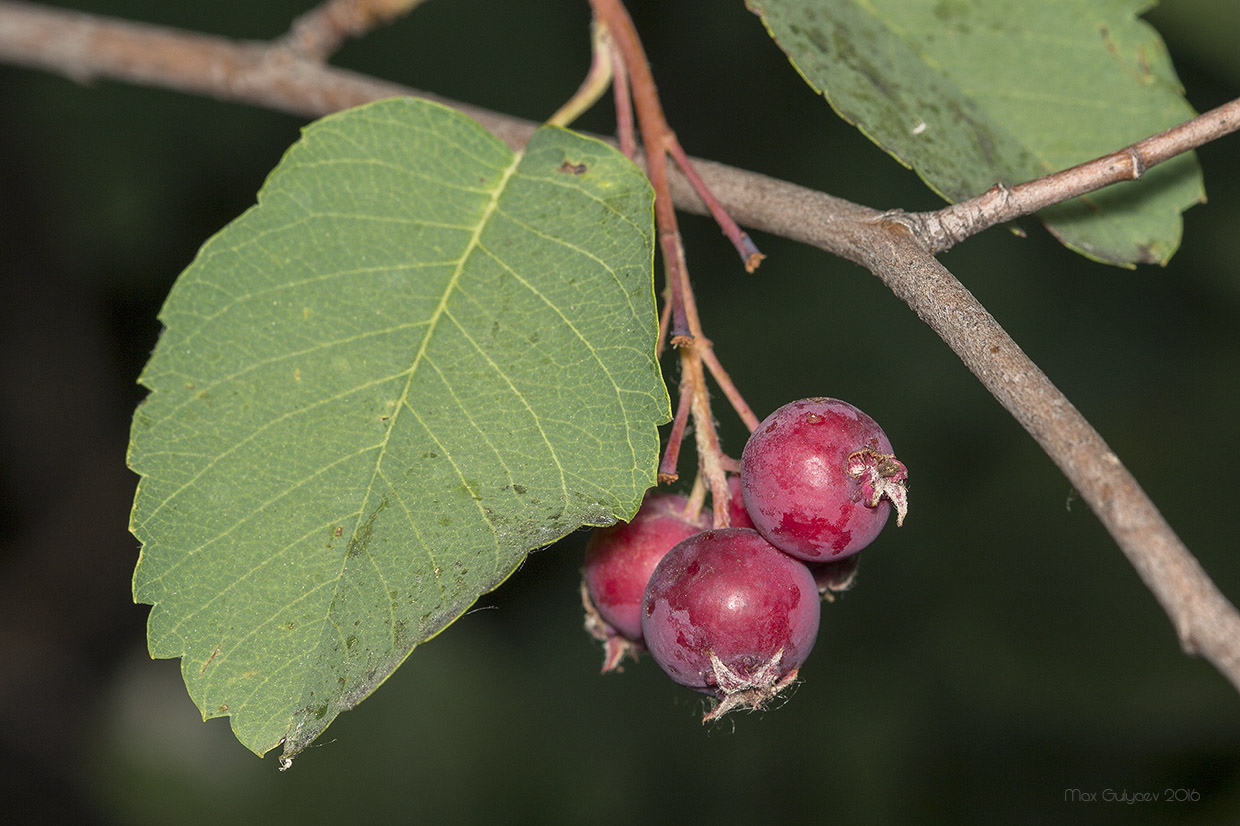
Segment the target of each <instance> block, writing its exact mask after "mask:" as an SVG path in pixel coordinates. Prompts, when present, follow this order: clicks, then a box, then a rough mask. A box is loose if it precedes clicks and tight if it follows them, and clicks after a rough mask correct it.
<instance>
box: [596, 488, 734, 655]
mask: <svg viewBox="0 0 1240 826" xmlns="http://www.w3.org/2000/svg"><path fill="white" fill-rule="evenodd" d="M688 503H689V500H688V499H686V498H685V497H684V496H681V495H679V494H673V493H651V494H648V495H647V496H646V499H645V501H643V502H642V506H641V508H640V509H639V510H638V511H637V515H636V516H634V517H633V521H631V522H620V523H617V524H615V525H613V526H611V527H609V528H598V529H597V530H595V531H594V532H593V533H591V534H590V539H589V540H588V541H587V542H586V558H585V565H584V567H583V568H582V582H581V589H582V602H583V603H584V605H585V608H586V630H587V631H589V632H590V634H591V636H593V637H594V638H595V639H598V640H600V641H601V642H603V643H604V647H605V653H604V660H603V671H611V670H612V669H614V668H615V667H616V666H617V665H618V664H619V662H620V660H622V659H623V658H624V655H625V654H634V653H635V650H634V648H635V646H636V645H638V644H640V643H641V638H642V620H641V605H642V594H644V593H645V590H646V583H647V582H648V581H649V580H650V574H651V572H652V571H654V567H655V566H656V565H658V564H659V560H660V559H662V558H663V555H664V554H666V553H667V552H668V551H670V550H671V549H672V546H673V545H675V544H676V543H677V542H680V541H681V540H682V539H685V538H687V537H690V536H692V535H693V534H695V533H700V532H701V531H703V530H706V529H707V528H709V527H710V518H709V516H708V515H707V514H700V515H699V516H698V517H697V518H696V519H688V518H686V517H685V507H686V505H688Z"/></svg>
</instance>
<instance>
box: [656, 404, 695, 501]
mask: <svg viewBox="0 0 1240 826" xmlns="http://www.w3.org/2000/svg"><path fill="white" fill-rule="evenodd" d="M686 389H687V388H686V387H685V386H684V382H683V381H682V382H681V386H680V401H679V403H678V404H677V405H676V418H674V419H672V432H671V433H670V434H669V435H668V437H667V449H666V450H664V451H663V461H661V462H660V463H659V481H660V482H664V483H666V482H675V481H676V480H677V479H679V478H680V474H679V473H677V472H676V463H677V462H678V461H679V460H680V445H681V443H682V442H683V441H684V439H685V425H686V424H687V423H688V421H689V407H690V402H691V401H692V399H693V394H692V393H686V392H685V390H686Z"/></svg>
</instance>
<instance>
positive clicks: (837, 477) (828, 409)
mask: <svg viewBox="0 0 1240 826" xmlns="http://www.w3.org/2000/svg"><path fill="white" fill-rule="evenodd" d="M907 475H908V472H907V470H906V469H905V467H904V465H903V464H902V463H901V462H900V461H899V460H897V459H896V457H895V456H893V455H892V451H891V442H889V441H888V440H887V436H886V434H884V433H883V430H882V428H880V427H879V426H878V424H877V423H876V422H875V421H874V420H873V419H871V418H870V417H869V416H867V415H866V414H864V413H862V412H861V411H860V410H858V409H857V408H855V407H853V406H852V405H851V404H848V403H847V402H842V401H840V400H838V399H826V398H814V399H801V400H800V401H795V402H791V403H789V404H786V405H784V406H783V407H781V408H779V409H778V410H776V411H775V412H774V413H772V414H771V415H770V416H767V417H766V419H764V420H763V421H762V423H761V424H759V425H758V429H757V430H755V431H754V432H753V434H752V435H751V436H750V437H749V441H748V442H747V443H746V444H745V450H744V452H743V453H742V454H741V483H742V484H741V487H742V491H743V494H744V498H745V508H746V509H747V510H748V511H749V516H750V518H751V519H753V522H754V527H755V528H756V529H757V530H758V532H759V533H761V534H762V535H763V536H764V537H766V539H767V540H768V541H769V542H770V543H771V544H773V545H775V546H776V547H777V548H779V549H780V550H782V551H784V552H786V553H789V554H792V555H793V556H796V557H799V558H801V559H804V560H807V561H811V562H819V561H826V560H834V559H840V558H842V557H845V556H848V555H850V554H855V553H857V552H858V551H860V550H861V549H862V548H864V547H865V546H867V545H869V544H870V543H871V542H872V541H873V540H874V537H876V536H878V533H879V531H881V530H882V528H883V525H884V524H885V523H886V522H887V515H888V513H889V512H890V511H891V506H892V505H893V504H894V505H895V507H896V514H897V518H896V522H897V524H899V523H902V522H903V521H904V515H905V513H906V512H907V510H908V504H907V501H908V500H907V493H906V491H905V487H904V480H905V478H906V477H907Z"/></svg>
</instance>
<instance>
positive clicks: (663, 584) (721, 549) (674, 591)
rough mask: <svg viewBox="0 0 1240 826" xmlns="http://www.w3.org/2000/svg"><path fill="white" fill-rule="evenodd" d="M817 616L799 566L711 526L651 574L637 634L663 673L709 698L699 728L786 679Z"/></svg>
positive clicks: (791, 677) (762, 544)
mask: <svg viewBox="0 0 1240 826" xmlns="http://www.w3.org/2000/svg"><path fill="white" fill-rule="evenodd" d="M819 614H820V603H819V599H818V588H817V586H816V585H815V583H814V577H813V576H812V575H811V574H810V572H809V568H808V567H807V566H806V565H805V564H804V563H803V562H800V561H799V560H796V559H793V558H792V557H790V556H788V555H787V554H784V553H781V552H780V551H779V550H778V549H777V548H775V547H774V546H773V545H771V544H770V543H769V542H767V541H766V540H765V539H763V538H762V536H761V535H760V534H758V532H757V531H754V530H752V529H750V528H717V529H714V530H709V531H705V532H704V533H699V534H697V535H695V536H691V537H689V538H688V539H686V540H684V541H683V542H681V543H680V544H679V545H677V546H676V547H675V548H672V550H671V551H669V552H668V554H667V556H665V557H663V561H661V562H660V563H659V565H658V567H657V568H655V570H654V573H653V574H652V575H651V577H650V584H649V585H647V586H646V596H645V601H644V603H643V608H642V634H643V635H644V636H645V640H646V647H647V648H648V649H650V655H651V656H652V657H653V658H654V660H655V662H657V663H658V664H659V666H660V667H661V668H662V669H663V670H664V671H666V672H667V674H668V676H670V677H671V678H672V679H673V680H675V681H676V682H678V683H680V684H681V685H684V686H688V687H689V688H693V689H696V690H698V691H701V692H703V693H706V694H711V695H713V696H714V697H716V698H718V700H719V705H718V706H716V707H715V709H714V710H713V711H711V712H710V713H709V714H707V715H706V717H705V718H704V719H703V722H705V721H706V720H713V719H716V718H718V717H719V716H721V715H723V714H726V713H727V712H728V711H730V710H732V709H734V708H737V707H745V708H761V707H762V706H764V705H765V704H766V703H767V701H769V700H770V699H771V698H772V697H774V696H775V695H776V694H778V693H779V692H780V691H782V690H783V689H784V688H786V687H787V686H788V685H790V684H791V683H792V682H793V681H795V679H796V675H797V670H798V669H799V668H800V666H801V664H802V663H803V662H804V661H805V658H806V657H807V656H808V655H809V652H810V649H811V648H813V646H814V640H815V638H816V637H817V636H818V620H819Z"/></svg>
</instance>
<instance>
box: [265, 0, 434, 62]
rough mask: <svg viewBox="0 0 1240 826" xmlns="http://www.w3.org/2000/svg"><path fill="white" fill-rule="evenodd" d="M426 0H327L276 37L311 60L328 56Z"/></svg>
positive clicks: (323, 58)
mask: <svg viewBox="0 0 1240 826" xmlns="http://www.w3.org/2000/svg"><path fill="white" fill-rule="evenodd" d="M425 1H426V0H324V2H323V3H321V4H319V5H318V6H315V7H314V8H313V9H311V10H310V11H308V12H306V13H305V14H303V15H301V16H300V17H298V18H297V19H296V20H294V21H293V25H292V26H291V27H290V28H289V31H288V34H286V35H284V36H283V37H282V38H280V39H279V40H277V41H276V43H277V44H278V45H282V46H284V47H286V48H288V49H291V50H292V51H294V52H296V53H297V54H300V55H302V56H304V57H306V58H309V59H311V60H320V61H322V60H327V58H329V57H331V56H332V55H333V54H335V53H336V52H337V51H338V50H339V49H340V47H341V46H343V45H344V42H345V41H346V40H348V39H350V38H354V37H361V36H362V35H364V34H366V32H368V31H370V30H371V29H374V28H375V27H377V26H380V25H382V24H384V23H387V22H390V21H392V20H395V19H396V18H397V17H400V16H401V15H402V14H405V13H406V12H408V11H410V10H411V9H413V8H414V7H415V6H418V5H421V4H422V3H424V2H425Z"/></svg>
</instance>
